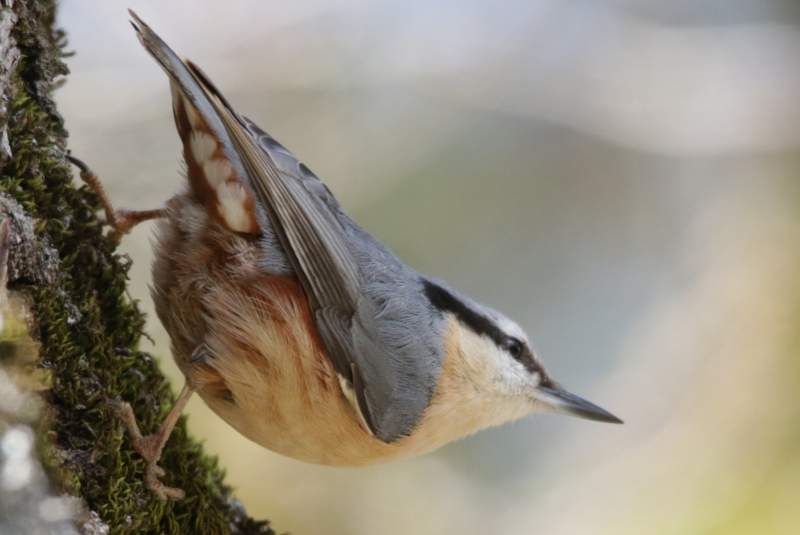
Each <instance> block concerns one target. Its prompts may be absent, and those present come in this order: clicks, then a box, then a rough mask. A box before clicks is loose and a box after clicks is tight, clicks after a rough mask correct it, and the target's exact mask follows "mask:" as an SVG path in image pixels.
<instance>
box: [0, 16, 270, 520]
mask: <svg viewBox="0 0 800 535" xmlns="http://www.w3.org/2000/svg"><path fill="white" fill-rule="evenodd" d="M54 14H55V6H54V1H53V0H16V1H15V0H0V220H5V221H7V223H3V224H0V260H3V258H2V257H3V254H4V253H3V249H4V247H3V246H2V244H3V242H4V243H5V245H6V249H7V250H6V253H7V254H8V269H7V273H5V272H4V269H5V262H2V264H3V265H2V266H0V275H1V276H0V283H2V282H4V277H7V279H8V288H9V291H10V295H6V292H5V285H4V284H2V285H1V286H0V294H2V295H0V533H3V534H6V533H8V534H13V533H26V534H27V533H44V532H47V533H75V532H84V533H125V532H133V533H214V534H216V533H272V530H271V529H270V528H269V527H268V524H267V523H266V522H256V521H254V520H252V519H250V518H249V517H248V516H247V514H246V513H245V512H244V510H243V509H242V507H241V506H240V505H239V504H238V502H237V501H236V500H235V499H234V498H233V497H232V495H231V491H230V489H229V488H228V487H227V486H226V485H225V484H224V482H223V472H222V470H221V469H220V468H219V467H218V466H217V462H216V459H214V458H211V457H208V456H207V455H206V454H204V453H203V450H202V448H201V446H200V444H199V443H198V442H197V441H195V440H193V439H191V438H190V437H188V436H187V434H186V427H185V425H184V422H183V421H181V422H180V423H179V425H178V427H177V428H176V429H175V432H174V433H173V435H172V437H171V438H170V440H169V443H168V444H167V447H166V449H165V451H164V456H163V458H162V462H161V465H162V466H163V467H164V469H165V470H166V471H167V474H168V475H167V476H166V478H165V479H164V480H165V482H166V483H167V484H169V485H172V486H177V487H180V488H182V489H184V490H185V491H186V498H185V499H183V500H182V501H179V502H165V501H161V500H159V499H158V498H156V497H155V496H154V495H153V494H151V493H150V491H149V490H148V489H147V488H146V487H145V485H144V481H143V469H144V462H143V461H142V459H141V458H140V457H139V456H138V455H137V454H136V453H135V452H133V450H132V449H131V446H130V442H129V439H128V436H127V433H126V432H125V431H124V429H123V427H122V425H121V424H120V422H119V421H118V420H117V419H116V418H115V417H114V415H113V413H112V410H111V409H110V407H109V405H108V400H111V399H122V400H125V401H128V402H130V403H131V404H132V405H133V407H134V410H135V412H136V414H137V416H138V418H139V422H140V424H141V425H142V427H143V429H144V430H146V431H150V430H155V429H156V428H157V426H158V424H159V422H160V420H161V418H162V417H163V416H164V414H165V413H166V411H167V410H168V409H169V407H170V405H171V402H172V401H173V399H174V398H173V394H172V393H171V391H170V387H169V384H168V383H167V381H166V379H165V378H164V376H163V375H162V374H161V372H160V371H159V370H158V367H157V366H156V363H155V361H154V359H153V358H152V357H151V356H150V355H148V354H145V353H142V352H140V351H138V350H137V343H138V341H139V339H140V337H141V336H142V335H143V334H144V333H143V331H142V329H143V326H144V320H143V317H142V314H141V313H140V312H139V310H138V309H137V307H136V304H135V303H134V302H132V301H131V300H130V299H129V298H128V296H127V294H126V291H125V289H126V282H127V270H128V266H129V260H128V259H127V258H125V257H123V256H121V255H118V254H116V253H115V245H114V243H113V241H112V240H111V239H110V238H109V237H108V236H107V232H106V229H105V228H104V227H103V225H102V223H101V221H100V220H98V218H97V216H96V213H97V210H98V208H99V206H98V203H97V199H96V198H95V196H94V195H93V194H92V193H91V192H90V191H88V190H87V189H86V188H85V187H81V188H76V187H75V185H74V183H73V177H72V170H71V169H70V166H69V164H68V163H67V162H66V160H65V155H66V137H67V132H66V130H65V129H64V124H63V120H62V118H61V117H60V116H59V114H58V112H57V110H56V107H55V104H54V102H53V100H52V91H53V89H54V88H55V87H56V86H57V84H58V81H59V80H60V79H62V78H63V76H65V75H66V73H67V69H66V66H65V65H64V63H63V62H62V57H63V47H64V43H65V39H64V34H63V33H62V32H61V31H59V30H56V29H55V28H54V26H53V20H54ZM5 231H8V236H7V239H6V240H3V239H2V238H3V237H4V233H5ZM28 328H30V331H31V336H32V339H31V338H29V337H28V336H27V334H26V331H27V330H28ZM33 340H35V342H34V341H33ZM65 495H66V496H70V497H72V498H70V497H65Z"/></svg>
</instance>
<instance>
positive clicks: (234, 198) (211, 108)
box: [128, 10, 260, 234]
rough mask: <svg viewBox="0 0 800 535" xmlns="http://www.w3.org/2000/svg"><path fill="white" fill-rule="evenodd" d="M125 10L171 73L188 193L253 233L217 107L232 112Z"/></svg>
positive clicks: (250, 206) (247, 196)
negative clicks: (189, 191) (188, 185)
mask: <svg viewBox="0 0 800 535" xmlns="http://www.w3.org/2000/svg"><path fill="white" fill-rule="evenodd" d="M128 12H129V13H130V15H131V18H132V21H131V25H132V26H133V28H134V29H135V30H136V35H137V37H138V38H139V41H140V42H141V43H142V46H144V48H145V49H146V50H147V51H148V52H149V53H150V55H151V56H153V57H154V58H155V59H156V61H158V63H159V64H160V65H161V67H162V68H163V69H164V71H165V72H166V73H167V75H168V76H169V78H170V86H171V89H172V111H173V115H174V117H175V126H176V128H177V130H178V134H179V135H180V137H181V141H182V142H183V154H184V159H185V160H186V167H187V176H188V179H189V184H190V186H191V188H192V191H193V193H194V194H195V196H196V197H197V198H198V199H199V200H200V201H201V202H202V203H203V204H204V205H205V206H206V209H207V210H208V212H209V215H210V216H211V217H213V218H215V219H216V220H217V221H219V222H220V223H222V224H223V225H225V226H226V227H227V228H229V229H230V230H233V231H236V232H244V233H252V234H256V233H258V232H259V230H260V229H259V227H258V223H257V218H256V214H255V208H254V207H255V203H254V200H253V194H252V192H251V190H250V188H249V187H247V185H248V184H249V180H248V175H247V171H246V169H245V167H244V165H243V162H242V160H241V157H240V156H239V153H238V151H237V150H236V148H235V145H234V143H233V140H232V139H231V136H230V134H229V132H228V130H227V128H226V127H225V123H224V122H223V119H222V117H221V115H220V110H224V111H225V112H226V113H230V114H231V115H234V116H235V115H236V114H235V113H234V112H233V110H232V109H231V107H230V105H229V104H228V102H227V100H226V99H225V97H224V96H222V94H221V93H220V92H219V90H217V88H216V87H215V86H214V84H212V83H211V81H210V80H209V79H208V77H207V76H206V75H205V74H204V73H203V72H202V71H201V70H200V69H199V68H198V67H197V66H196V65H194V64H193V63H192V62H190V61H183V60H182V59H181V58H179V57H178V55H177V54H175V52H174V51H173V50H172V49H171V48H170V47H169V45H167V43H165V42H164V40H163V39H161V38H160V37H159V36H158V35H157V34H156V33H155V32H154V31H153V30H152V29H151V28H150V26H148V25H147V24H146V23H145V22H144V21H142V19H140V18H139V16H138V15H136V13H134V12H133V11H132V10H128Z"/></svg>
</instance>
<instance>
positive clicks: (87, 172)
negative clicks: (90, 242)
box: [67, 155, 164, 241]
mask: <svg viewBox="0 0 800 535" xmlns="http://www.w3.org/2000/svg"><path fill="white" fill-rule="evenodd" d="M67 159H68V160H69V161H70V162H72V163H73V164H74V165H75V166H76V167H77V168H78V169H80V171H81V173H80V175H81V180H83V181H84V182H85V183H86V184H87V185H88V186H89V187H90V188H92V191H94V192H95V194H96V195H97V197H98V198H99V199H100V204H101V205H102V206H103V211H104V212H105V213H106V222H107V223H108V224H109V225H111V228H112V229H114V233H113V237H114V240H115V241H119V240H120V238H122V236H124V235H125V234H127V233H128V232H130V231H131V229H132V228H133V227H135V226H136V225H138V224H139V223H141V222H142V221H147V220H149V219H157V218H159V217H164V210H163V209H162V208H159V209H156V210H121V209H120V210H116V209H114V205H113V204H111V199H110V198H109V197H108V193H106V189H105V188H104V187H103V182H102V181H101V180H100V177H99V176H97V175H96V174H95V172H94V171H92V170H91V169H90V168H89V166H88V165H86V164H85V163H83V162H82V161H81V160H79V159H78V158H75V157H74V156H71V155H68V156H67Z"/></svg>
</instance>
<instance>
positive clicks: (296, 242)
mask: <svg viewBox="0 0 800 535" xmlns="http://www.w3.org/2000/svg"><path fill="white" fill-rule="evenodd" d="M132 16H133V17H134V20H135V24H134V27H135V28H136V30H137V32H138V33H139V37H140V41H141V42H142V43H143V44H144V46H145V48H147V50H148V51H149V52H150V53H151V54H152V55H153V56H154V57H155V58H156V59H157V60H158V61H159V63H161V65H162V66H163V67H164V69H165V70H166V71H167V73H168V74H169V75H170V77H171V78H172V79H173V81H174V82H176V83H177V84H178V86H179V87H180V89H181V91H182V92H184V93H186V96H187V97H188V98H189V100H190V101H191V102H192V103H193V104H194V105H195V108H196V109H197V111H198V112H199V113H200V114H201V115H202V116H203V118H204V119H205V121H206V123H208V125H209V127H210V128H211V129H212V131H213V132H214V134H215V135H217V137H218V138H219V139H220V141H221V143H222V144H223V147H224V149H225V154H226V156H227V157H228V158H229V159H230V160H231V163H232V165H233V167H234V169H235V170H236V171H237V173H238V175H239V176H245V177H247V179H248V182H249V186H250V188H251V189H252V190H253V193H254V194H255V198H256V202H257V203H258V204H259V205H260V206H261V207H262V208H263V209H264V212H265V213H266V214H267V215H268V217H269V221H270V224H271V225H272V226H273V227H274V230H275V231H276V234H277V236H278V238H279V239H280V242H281V245H282V248H283V250H284V252H285V253H286V254H287V256H288V258H289V260H290V262H291V264H292V266H293V268H294V271H295V273H296V275H297V277H298V279H299V280H300V282H301V283H302V285H303V288H304V290H305V293H306V296H307V298H308V301H309V304H310V306H311V309H312V311H313V312H314V315H315V320H316V325H317V328H318V331H319V334H320V336H321V338H322V340H323V342H324V345H325V348H326V349H327V356H328V358H329V359H330V361H331V363H332V364H333V367H334V368H335V369H336V371H337V373H338V374H339V375H340V378H342V379H343V380H344V381H345V382H346V385H344V388H348V387H349V388H352V390H353V393H354V394H355V398H356V400H357V407H358V409H360V412H361V415H362V416H363V418H364V420H365V423H366V425H367V426H368V428H369V430H370V431H371V432H372V433H373V434H374V435H375V436H376V437H378V438H380V439H381V440H383V441H386V442H391V441H394V440H397V439H399V438H402V437H403V436H406V435H408V434H410V432H411V431H412V430H413V427H414V426H415V425H416V423H418V421H419V419H420V418H421V416H422V413H423V411H424V409H425V408H426V407H427V404H428V402H429V401H430V397H431V395H432V390H433V386H432V382H433V380H434V377H433V375H434V373H435V372H437V371H438V368H437V367H435V366H432V364H431V362H434V360H435V359H433V358H429V359H425V358H424V356H425V355H415V354H412V353H414V352H415V351H416V350H417V349H416V346H415V345H414V342H413V341H411V342H409V341H407V340H406V339H411V338H413V336H408V335H406V333H401V334H398V331H403V330H404V329H408V327H407V326H405V325H403V322H400V321H395V322H391V323H389V322H387V323H386V324H385V325H378V324H377V322H379V319H378V317H377V316H378V315H381V314H383V315H386V316H391V314H392V312H391V310H389V311H388V312H387V307H386V306H383V308H381V307H382V305H383V303H380V304H379V303H376V299H374V298H371V297H368V296H365V292H364V285H363V282H364V274H363V273H362V270H360V267H359V260H358V259H357V258H356V255H355V253H354V251H353V249H352V248H351V247H350V244H349V243H348V240H349V239H350V236H349V235H348V229H347V228H345V223H344V222H345V221H349V220H347V219H346V218H345V217H341V216H343V214H341V210H340V208H339V205H338V203H337V202H336V200H335V198H334V197H333V195H332V194H331V193H330V191H328V189H327V188H326V187H325V186H324V185H323V184H322V183H321V182H320V181H319V180H318V179H317V178H316V177H315V176H314V175H313V173H311V172H310V171H309V170H308V168H307V167H306V166H305V165H303V164H302V163H300V162H299V161H298V160H297V159H296V158H295V157H294V156H293V155H292V154H291V153H290V152H289V151H288V150H286V149H285V148H283V147H282V146H281V145H280V144H279V143H277V142H276V141H275V140H274V139H273V138H271V137H270V136H269V135H267V134H266V133H264V132H263V131H262V130H260V129H259V128H258V127H256V126H255V125H254V124H253V123H252V122H250V121H248V120H246V119H244V118H242V117H240V116H239V115H238V114H237V113H236V112H235V111H234V110H233V109H232V107H231V106H230V105H229V104H228V102H227V101H226V100H225V98H224V97H223V96H222V95H221V93H220V92H219V91H218V90H217V89H216V88H215V87H214V85H213V84H212V83H211V82H210V80H209V79H208V78H207V77H206V76H205V75H204V74H203V73H202V71H200V69H198V68H197V67H196V66H195V65H193V64H192V63H191V62H187V63H184V62H183V61H182V60H180V59H179V58H178V57H177V56H176V55H175V54H174V53H173V52H172V50H171V49H170V48H169V47H168V46H167V45H166V43H164V42H163V41H162V40H161V39H160V38H159V37H158V36H157V35H156V34H155V33H154V32H153V31H152V30H151V29H150V28H149V27H148V26H147V25H146V24H145V23H143V22H142V21H141V20H140V19H138V17H136V15H135V14H133V13H132ZM363 250H364V249H363V248H362V249H361V251H363ZM376 267H377V269H380V266H376ZM391 290H392V289H391V288H390V289H389V291H391ZM366 293H367V294H368V293H369V292H366ZM382 300H383V298H381V297H379V298H378V301H382ZM394 306H396V307H397V306H400V307H402V306H403V303H395V304H394ZM425 321H427V320H425ZM387 333H388V334H387ZM387 337H388V338H389V339H398V340H402V344H404V345H402V346H399V345H398V347H395V348H392V347H390V346H387V344H385V343H382V342H383V341H384V339H385V338H387ZM428 349H429V352H431V353H432V352H434V351H435V350H434V349H430V348H428ZM417 357H423V358H417ZM420 392H421V394H420ZM345 394H347V392H345Z"/></svg>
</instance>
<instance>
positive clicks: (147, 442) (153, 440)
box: [112, 382, 194, 500]
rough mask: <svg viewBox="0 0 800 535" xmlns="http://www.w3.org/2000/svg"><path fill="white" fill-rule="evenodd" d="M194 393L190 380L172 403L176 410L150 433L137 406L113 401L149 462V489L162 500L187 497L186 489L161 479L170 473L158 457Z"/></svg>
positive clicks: (173, 409) (138, 448) (140, 450)
mask: <svg viewBox="0 0 800 535" xmlns="http://www.w3.org/2000/svg"><path fill="white" fill-rule="evenodd" d="M193 393H194V389H193V388H192V387H191V386H190V385H189V383H188V382H187V383H186V384H185V385H184V386H183V390H181V393H180V395H179V396H178V399H177V400H176V401H175V405H173V406H172V410H170V411H169V414H167V417H166V418H165V419H164V421H163V422H162V423H161V427H160V428H159V430H158V431H157V432H155V433H153V434H152V435H147V436H143V435H142V432H141V430H140V429H139V424H138V423H137V422H136V415H134V413H133V408H131V406H130V404H129V403H126V402H120V401H114V402H112V407H113V408H114V411H115V412H116V414H117V417H118V418H119V419H120V420H122V423H124V424H125V427H126V428H127V429H128V433H129V434H130V436H131V441H132V442H133V449H135V450H136V451H137V452H138V453H139V455H141V456H142V457H143V458H144V460H145V461H147V468H146V469H145V477H144V481H145V483H146V484H147V488H149V489H150V490H151V491H153V493H154V494H156V496H158V497H159V498H161V499H162V500H166V499H172V500H180V499H182V498H183V497H184V492H183V491H182V490H181V489H178V488H173V487H168V486H166V485H164V484H163V483H162V482H161V481H160V480H159V477H162V476H164V475H165V474H166V472H164V469H163V468H161V467H160V466H158V460H159V459H160V458H161V452H162V451H163V450H164V445H165V444H166V443H167V440H168V439H169V436H170V434H171V433H172V430H173V429H174V428H175V424H176V423H177V422H178V418H179V417H180V415H181V413H182V412H183V409H184V407H186V403H187V402H188V401H189V398H191V397H192V394H193Z"/></svg>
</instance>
